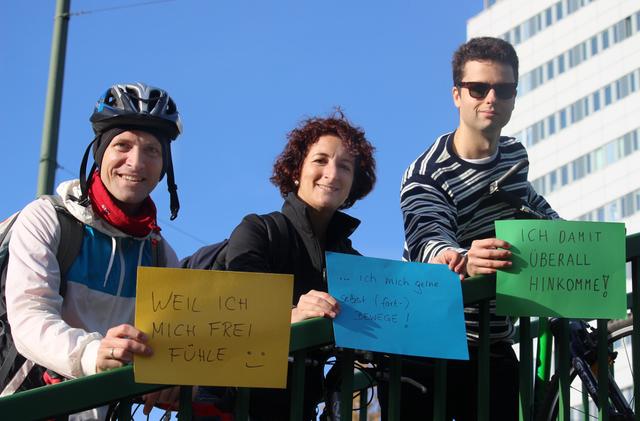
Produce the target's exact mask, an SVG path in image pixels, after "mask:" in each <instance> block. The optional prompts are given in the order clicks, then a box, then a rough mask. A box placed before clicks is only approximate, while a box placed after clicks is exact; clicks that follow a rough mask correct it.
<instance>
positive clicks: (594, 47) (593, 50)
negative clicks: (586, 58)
mask: <svg viewBox="0 0 640 421" xmlns="http://www.w3.org/2000/svg"><path fill="white" fill-rule="evenodd" d="M596 54H598V37H597V36H596V35H594V36H592V37H591V55H592V56H595V55H596Z"/></svg>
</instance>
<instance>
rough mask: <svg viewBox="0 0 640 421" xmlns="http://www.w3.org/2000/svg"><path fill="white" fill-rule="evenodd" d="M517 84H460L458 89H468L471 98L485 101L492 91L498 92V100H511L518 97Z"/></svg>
mask: <svg viewBox="0 0 640 421" xmlns="http://www.w3.org/2000/svg"><path fill="white" fill-rule="evenodd" d="M517 87H518V84H517V83H496V84H491V83H484V82H460V83H458V88H467V89H468V90H469V95H471V98H475V99H483V98H484V97H486V96H487V94H489V91H490V90H491V89H493V90H495V91H496V97H498V99H511V98H513V97H514V96H516V88H517Z"/></svg>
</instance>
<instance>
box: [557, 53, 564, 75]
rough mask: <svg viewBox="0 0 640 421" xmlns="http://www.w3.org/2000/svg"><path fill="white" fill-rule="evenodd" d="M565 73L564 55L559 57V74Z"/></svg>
mask: <svg viewBox="0 0 640 421" xmlns="http://www.w3.org/2000/svg"><path fill="white" fill-rule="evenodd" d="M562 73H564V54H560V55H559V56H558V74H559V75H561V74H562Z"/></svg>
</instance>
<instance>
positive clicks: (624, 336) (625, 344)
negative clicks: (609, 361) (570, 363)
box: [536, 316, 635, 421]
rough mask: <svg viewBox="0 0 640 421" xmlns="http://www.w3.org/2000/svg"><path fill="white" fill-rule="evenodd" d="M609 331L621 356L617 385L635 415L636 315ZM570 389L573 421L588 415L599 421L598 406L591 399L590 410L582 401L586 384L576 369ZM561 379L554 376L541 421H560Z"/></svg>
mask: <svg viewBox="0 0 640 421" xmlns="http://www.w3.org/2000/svg"><path fill="white" fill-rule="evenodd" d="M607 329H608V330H609V339H608V343H609V345H610V346H613V349H614V351H617V352H618V356H617V357H616V359H615V362H614V377H615V381H616V384H617V385H618V387H619V388H620V390H621V391H622V393H623V395H624V397H625V399H626V400H627V402H628V403H629V404H630V406H631V408H632V409H633V411H634V413H635V403H634V402H633V382H634V379H633V371H632V365H631V364H632V347H631V332H632V331H633V316H630V317H629V318H627V319H624V320H615V321H611V322H609V324H608V326H607ZM569 380H570V384H571V386H570V388H571V392H570V394H571V400H570V404H571V408H570V409H569V419H570V420H584V419H585V415H586V414H588V415H589V418H590V419H598V408H597V407H596V405H595V403H594V402H593V401H592V400H591V398H590V397H589V398H588V408H585V405H584V402H583V398H582V381H581V380H580V378H579V377H578V376H577V373H576V372H575V370H573V368H572V369H571V370H570V372H569ZM559 381H560V379H559V376H558V374H554V375H553V377H552V378H551V381H550V383H549V386H548V389H547V394H546V396H545V398H544V399H543V401H542V405H541V406H540V411H539V412H538V416H537V417H536V419H537V420H539V421H551V420H556V419H557V415H558V409H559V408H558V406H559V402H560V399H559V397H560V393H559V389H558V387H559Z"/></svg>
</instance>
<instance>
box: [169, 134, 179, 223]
mask: <svg viewBox="0 0 640 421" xmlns="http://www.w3.org/2000/svg"><path fill="white" fill-rule="evenodd" d="M166 168H167V187H168V190H169V208H170V209H171V218H170V219H171V220H172V221H173V220H174V219H176V218H177V217H178V211H179V210H180V201H179V200H178V186H177V185H176V181H175V178H174V176H173V161H172V159H171V145H169V144H167V165H166Z"/></svg>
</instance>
